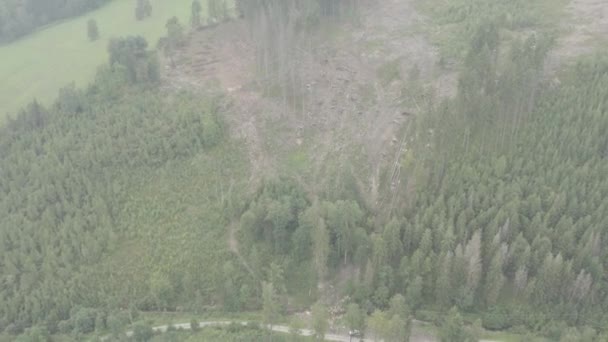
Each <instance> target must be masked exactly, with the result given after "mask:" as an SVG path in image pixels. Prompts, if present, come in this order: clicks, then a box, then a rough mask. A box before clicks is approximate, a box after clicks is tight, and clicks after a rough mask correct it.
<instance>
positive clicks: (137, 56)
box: [108, 36, 160, 83]
mask: <svg viewBox="0 0 608 342" xmlns="http://www.w3.org/2000/svg"><path fill="white" fill-rule="evenodd" d="M147 48H148V42H147V41H146V40H145V39H144V38H143V37H141V36H130V37H126V38H114V39H112V40H111V41H110V44H109V45H108V52H109V54H110V66H111V67H113V68H116V67H122V68H125V69H126V71H127V77H128V79H129V80H130V81H131V82H133V83H154V82H157V81H159V79H160V71H159V64H158V60H157V56H156V52H154V51H148V50H147Z"/></svg>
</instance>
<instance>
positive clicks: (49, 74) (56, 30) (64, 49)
mask: <svg viewBox="0 0 608 342" xmlns="http://www.w3.org/2000/svg"><path fill="white" fill-rule="evenodd" d="M151 2H152V6H153V11H152V16H151V17H149V18H147V19H145V20H143V21H137V20H135V1H134V0H114V1H112V2H110V3H109V4H107V5H105V6H104V7H102V8H100V9H98V10H96V11H93V12H89V13H87V14H85V15H83V16H80V17H77V18H73V19H69V20H67V21H63V22H61V23H58V24H55V25H52V26H49V27H46V28H44V29H42V30H40V31H38V32H35V33H33V34H31V35H28V36H26V37H24V38H22V39H20V40H18V41H16V42H13V43H11V44H8V45H3V46H0V124H2V122H3V121H4V120H5V118H6V115H7V114H11V113H14V112H16V111H17V110H18V109H19V108H21V107H22V106H23V105H25V104H27V103H28V102H29V101H31V100H32V99H34V98H36V99H38V100H39V101H40V102H42V103H44V104H49V103H51V102H52V101H53V99H54V98H55V97H56V95H57V91H58V90H59V89H60V88H61V87H63V86H65V85H67V84H69V83H71V82H75V83H76V85H78V86H83V85H86V84H87V83H88V82H89V81H90V80H91V79H92V78H93V76H94V75H95V71H96V69H97V66H99V65H100V64H102V63H104V62H105V61H106V60H107V51H106V48H107V45H108V41H109V39H110V38H112V37H116V36H125V35H142V36H144V37H145V38H146V39H147V40H148V42H149V43H150V45H151V46H155V45H156V42H157V41H158V38H160V37H161V36H163V35H164V34H165V30H166V29H165V23H166V22H167V19H169V18H171V17H172V16H177V17H178V18H179V19H180V21H181V22H182V24H183V25H184V26H186V25H187V24H188V19H189V13H190V5H191V3H192V1H191V0H170V1H168V0H151ZM203 8H206V6H203ZM91 18H93V19H95V20H97V25H98V26H99V32H100V39H99V40H97V41H95V42H90V41H89V40H88V38H87V30H86V27H87V21H88V20H89V19H91ZM11 115H12V114H11Z"/></svg>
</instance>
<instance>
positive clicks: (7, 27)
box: [0, 0, 108, 43]
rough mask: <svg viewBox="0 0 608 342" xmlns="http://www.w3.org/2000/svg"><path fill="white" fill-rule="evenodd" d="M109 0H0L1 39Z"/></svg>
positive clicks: (32, 29)
mask: <svg viewBox="0 0 608 342" xmlns="http://www.w3.org/2000/svg"><path fill="white" fill-rule="evenodd" d="M106 2H108V0H67V1H66V0H5V1H2V2H0V43H6V42H10V41H12V40H15V39H17V38H19V37H22V36H24V35H26V34H28V33H30V32H33V31H34V30H36V29H37V28H38V27H41V26H44V25H46V24H49V23H52V22H54V21H57V20H60V19H64V18H69V17H72V16H76V15H79V14H82V13H85V12H87V11H90V10H92V9H95V8H98V7H99V6H101V5H103V4H105V3H106Z"/></svg>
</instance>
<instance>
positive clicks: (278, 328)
mask: <svg viewBox="0 0 608 342" xmlns="http://www.w3.org/2000/svg"><path fill="white" fill-rule="evenodd" d="M233 323H236V324H240V325H247V322H233V321H204V322H199V323H198V324H199V327H201V328H206V327H217V326H227V325H230V324H233ZM171 326H173V327H175V328H176V329H184V330H190V323H180V324H172V325H171ZM269 328H270V329H271V330H272V331H275V332H280V333H289V332H290V331H289V327H288V326H284V325H273V326H269ZM167 329H169V325H160V326H157V327H153V328H152V330H154V331H155V332H160V333H164V332H166V331H167ZM132 335H133V331H127V336H132ZM300 335H301V336H312V335H314V332H313V331H312V330H310V329H300ZM108 338H109V336H106V337H104V338H102V341H106V340H107V339H108ZM325 341H336V342H351V341H356V339H354V338H353V339H352V340H351V339H350V337H349V336H346V335H335V334H326V335H325ZM360 341H361V342H373V341H374V340H370V339H362V340H360Z"/></svg>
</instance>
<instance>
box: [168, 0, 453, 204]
mask: <svg viewBox="0 0 608 342" xmlns="http://www.w3.org/2000/svg"><path fill="white" fill-rule="evenodd" d="M362 2H364V4H363V6H362V7H363V8H362V10H361V13H360V20H359V23H358V24H344V25H340V27H338V28H333V29H331V30H330V31H331V32H332V34H329V35H328V36H327V37H312V38H311V39H310V41H311V43H310V44H311V47H312V49H311V48H308V47H302V48H301V49H299V50H298V51H297V54H295V55H297V57H295V58H294V59H293V61H292V63H293V64H295V65H296V69H297V73H298V74H299V75H298V76H299V79H300V82H301V83H302V87H301V89H302V91H301V94H300V96H301V97H302V98H303V100H302V102H301V106H300V107H299V108H294V106H293V105H291V104H290V103H289V102H288V101H284V100H283V99H282V98H281V96H268V95H265V94H264V92H263V91H261V90H260V89H261V87H260V86H259V82H257V81H258V80H257V79H256V73H255V58H254V46H255V42H254V41H253V40H252V39H251V37H250V36H251V35H250V34H249V32H248V30H247V27H246V25H245V23H244V22H242V21H232V22H228V23H225V24H222V25H219V26H217V27H214V28H209V29H205V30H202V31H199V32H194V33H191V34H190V37H189V43H188V44H187V46H185V47H184V48H182V49H181V50H180V51H179V52H178V53H177V55H176V56H175V57H174V60H175V67H172V65H171V63H169V61H167V63H166V66H165V75H164V79H165V84H166V86H167V87H168V88H170V89H172V90H179V89H184V88H190V89H191V88H195V89H199V90H200V91H212V90H213V89H218V86H219V90H220V91H223V92H225V93H226V94H228V99H229V106H230V110H229V111H228V114H227V121H228V124H229V127H230V131H231V133H232V136H233V137H235V138H237V139H241V140H242V141H243V142H244V143H245V145H246V146H247V149H248V154H249V159H250V162H251V169H252V172H251V174H252V177H251V183H252V185H255V184H257V183H258V181H259V180H260V179H261V178H263V177H265V176H268V175H269V174H270V175H271V174H275V173H277V170H278V169H279V168H281V167H282V166H281V165H283V164H285V160H286V159H289V156H292V155H293V154H294V153H304V154H305V156H306V158H305V159H306V160H305V162H306V166H305V169H304V170H302V169H299V170H298V171H297V172H295V173H296V174H295V176H296V178H299V179H300V180H301V182H302V183H303V184H304V185H305V187H306V188H307V189H308V191H309V192H310V193H311V194H313V195H314V194H317V193H319V192H320V191H323V190H324V189H326V188H327V186H329V184H327V182H328V177H327V175H328V173H330V172H332V170H336V169H342V170H343V169H347V170H349V169H350V170H355V169H356V172H353V173H354V174H355V175H356V178H357V183H358V185H359V191H360V192H361V193H363V195H364V196H363V197H365V198H366V199H367V202H368V205H369V207H370V209H377V210H381V209H382V208H379V207H380V206H382V205H384V204H383V202H382V201H381V199H382V198H385V197H386V198H388V197H389V196H387V195H388V194H389V193H390V192H391V191H396V189H398V188H399V187H398V186H396V184H386V183H390V182H388V181H384V183H385V184H381V183H382V182H381V179H380V178H381V177H380V176H381V170H383V169H385V168H386V169H389V170H390V171H389V172H390V173H392V175H391V177H389V178H388V179H393V181H395V180H396V179H397V178H398V177H397V178H396V177H394V175H395V174H396V173H397V172H398V171H399V170H398V169H399V167H400V163H399V162H398V161H399V158H400V156H401V154H402V152H404V151H405V149H406V145H407V141H406V140H407V139H405V138H404V137H403V136H402V135H403V131H404V128H405V126H406V124H407V122H408V117H409V116H410V115H412V116H413V115H418V114H420V106H419V105H418V104H417V103H415V101H414V102H412V101H408V100H407V99H406V98H407V97H408V89H407V87H406V86H404V84H407V83H408V82H402V81H405V80H406V79H407V75H408V74H409V72H410V70H412V69H413V68H414V67H416V68H417V69H419V71H420V77H419V79H420V83H422V84H423V85H424V86H427V87H429V88H432V89H436V92H437V93H439V95H441V96H449V95H450V94H451V93H453V89H454V83H455V77H453V76H452V75H448V76H447V77H446V76H445V75H443V76H442V77H435V75H434V71H435V69H436V65H437V61H438V59H439V57H438V51H437V49H436V48H435V47H433V46H432V45H431V44H430V43H429V42H428V41H427V40H426V39H425V37H424V35H423V34H421V33H418V32H416V27H419V24H420V23H422V22H424V21H425V20H426V19H425V18H424V17H423V16H422V15H420V14H419V13H418V12H417V11H416V10H415V8H414V6H413V1H410V0H407V1H404V0H382V1H379V0H364V1H362ZM313 45H314V46H313ZM382 69H386V70H388V75H387V73H386V72H385V73H384V74H383V73H382V72H379V70H382ZM387 77H388V78H387ZM405 113H407V114H405ZM279 161H280V162H279Z"/></svg>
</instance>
